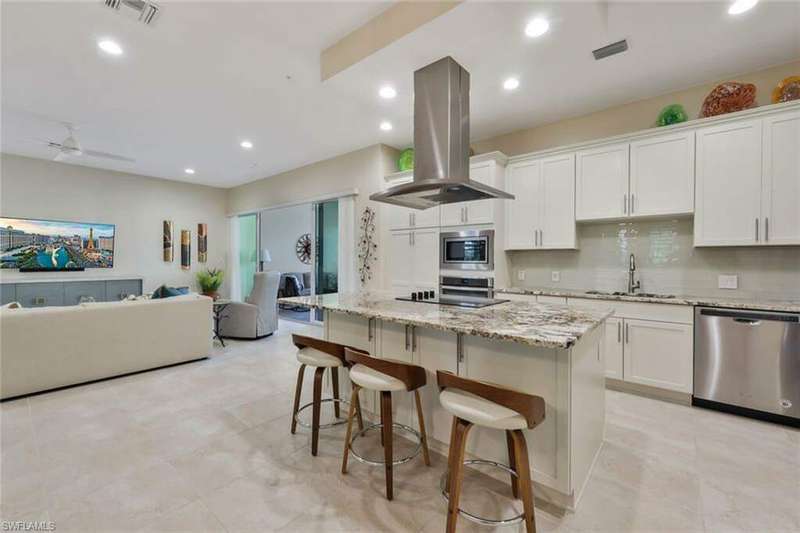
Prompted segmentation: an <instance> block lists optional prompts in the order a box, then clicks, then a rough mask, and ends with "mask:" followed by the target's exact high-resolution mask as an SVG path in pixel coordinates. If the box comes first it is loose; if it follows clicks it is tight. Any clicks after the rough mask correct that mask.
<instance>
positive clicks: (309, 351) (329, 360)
mask: <svg viewBox="0 0 800 533" xmlns="http://www.w3.org/2000/svg"><path fill="white" fill-rule="evenodd" d="M297 361H298V362H299V363H300V364H302V365H307V366H313V367H317V368H320V367H321V368H333V367H339V366H343V365H344V363H343V362H342V360H341V359H339V358H338V357H336V356H334V355H331V354H328V353H325V352H323V351H321V350H317V349H316V348H312V347H311V346H306V347H305V348H300V349H299V350H297Z"/></svg>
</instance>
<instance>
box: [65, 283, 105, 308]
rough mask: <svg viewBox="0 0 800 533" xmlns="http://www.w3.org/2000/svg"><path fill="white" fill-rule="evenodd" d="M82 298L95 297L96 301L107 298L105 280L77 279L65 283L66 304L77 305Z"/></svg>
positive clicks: (102, 300)
mask: <svg viewBox="0 0 800 533" xmlns="http://www.w3.org/2000/svg"><path fill="white" fill-rule="evenodd" d="M81 298H94V300H95V301H96V302H104V301H105V300H106V282H105V281H76V282H74V283H65V284H64V305H77V304H79V303H81Z"/></svg>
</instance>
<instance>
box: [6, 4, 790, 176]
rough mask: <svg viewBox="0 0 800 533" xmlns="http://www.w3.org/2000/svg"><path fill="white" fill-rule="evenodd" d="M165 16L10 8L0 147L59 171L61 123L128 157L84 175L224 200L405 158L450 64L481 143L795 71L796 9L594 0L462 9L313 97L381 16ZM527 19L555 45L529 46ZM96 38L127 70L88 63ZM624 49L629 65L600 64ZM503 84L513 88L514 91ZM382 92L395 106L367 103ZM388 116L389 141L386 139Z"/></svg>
mask: <svg viewBox="0 0 800 533" xmlns="http://www.w3.org/2000/svg"><path fill="white" fill-rule="evenodd" d="M161 5H162V6H163V11H162V15H161V18H160V19H159V20H158V21H157V23H156V24H155V25H154V26H153V27H146V26H143V25H141V24H139V23H136V22H135V21H132V20H130V19H128V18H126V17H124V16H122V15H121V14H119V13H115V12H113V11H112V10H110V9H108V8H106V7H105V6H103V4H102V2H101V1H99V0H96V1H93V2H57V3H38V2H9V1H4V2H2V28H1V29H2V43H1V44H2V117H1V119H2V123H1V124H0V126H1V127H2V150H3V151H4V152H8V153H15V154H21V155H27V156H31V157H40V158H52V157H53V156H54V155H55V154H54V153H53V150H52V149H47V148H43V147H41V146H39V145H37V144H35V143H32V142H29V141H28V140H29V139H31V138H47V139H52V140H56V141H60V140H62V139H63V138H64V137H65V132H64V129H63V127H62V126H60V125H59V124H58V121H70V122H74V123H76V124H77V125H78V128H79V129H78V132H77V136H78V138H79V139H80V141H81V143H82V144H83V145H84V147H85V148H91V149H95V150H101V151H106V152H113V153H118V154H121V155H126V156H130V157H134V158H135V159H136V162H135V163H118V162H111V161H105V160H92V159H81V160H80V164H86V165H91V166H97V167H100V168H108V169H113V170H123V171H128V172H135V173H139V174H145V175H150V176H156V177H162V178H168V179H178V180H184V181H191V182H194V183H204V184H209V185H216V186H221V187H231V186H234V185H238V184H241V183H244V182H247V181H251V180H254V179H258V178H262V177H265V176H270V175H273V174H275V173H278V172H281V171H284V170H287V169H291V168H295V167H298V166H301V165H304V164H308V163H311V162H314V161H318V160H321V159H325V158H327V157H332V156H335V155H338V154H341V153H344V152H347V151H350V150H354V149H357V148H360V147H364V146H368V145H371V144H374V143H377V142H384V143H387V144H391V145H393V146H397V147H402V146H406V145H409V144H410V143H411V136H412V132H411V123H412V103H411V94H410V92H411V87H412V74H413V71H414V70H415V69H417V68H419V67H421V66H424V65H425V64H427V63H429V62H431V61H434V60H436V59H439V58H441V57H443V56H445V55H452V56H453V57H454V58H455V59H456V60H457V61H459V62H460V63H461V64H462V65H463V66H464V67H465V68H467V70H469V71H470V74H471V82H472V91H471V109H472V117H471V121H472V122H471V123H472V138H473V139H481V138H486V137H489V136H493V135H496V134H499V133H505V132H508V131H513V130H516V129H520V128H524V127H530V126H534V125H537V124H544V123H548V122H552V121H555V120H560V119H563V118H566V117H570V116H576V115H580V114H584V113H588V112H591V111H595V110H599V109H603V108H606V107H610V106H613V105H618V104H621V103H624V102H629V101H633V100H638V99H641V98H646V97H649V96H654V95H657V94H662V93H666V92H670V91H673V90H677V89H682V88H686V87H689V86H692V85H696V84H698V83H703V82H706V81H710V80H714V79H718V78H723V77H726V76H732V75H735V74H737V73H742V72H748V71H752V70H756V69H758V68H762V67H766V66H770V65H775V64H780V63H784V62H788V61H791V60H795V59H798V58H800V30H798V28H800V2H780V3H779V2H766V1H764V0H762V2H761V3H760V4H759V5H758V6H756V8H755V9H753V10H752V11H751V12H748V13H746V14H744V15H741V16H739V17H731V16H729V15H728V14H727V5H728V4H727V3H725V2H722V3H720V2H703V3H697V2H695V3H691V2H684V3H675V2H663V3H662V2H642V3H630V2H625V3H611V4H610V5H608V9H607V17H606V15H605V14H604V12H603V10H602V9H601V8H599V7H598V4H594V3H576V2H562V3H498V2H491V3H489V2H469V3H465V4H462V5H460V6H459V7H457V8H455V9H453V10H452V11H450V12H448V13H447V14H445V15H443V16H441V17H439V18H437V19H436V20H434V21H432V22H430V23H428V24H427V25H425V26H423V27H422V28H419V29H418V30H417V31H415V32H413V33H411V34H409V35H407V36H405V37H403V38H402V39H400V40H399V41H397V42H395V43H393V44H392V45H390V46H389V47H387V48H385V49H383V50H381V51H379V52H377V53H376V54H374V55H372V56H370V57H369V58H367V59H365V60H364V61H362V62H361V63H359V64H357V65H355V66H353V67H351V68H349V69H347V70H345V71H344V72H342V73H340V74H338V75H336V76H334V77H333V78H332V79H330V80H328V81H326V82H320V81H319V53H320V51H321V50H323V49H324V48H326V47H328V46H330V45H331V44H333V43H334V42H336V41H337V40H338V39H339V38H341V37H342V36H344V35H346V34H347V33H349V32H350V31H352V30H353V29H355V28H357V27H358V26H360V25H361V24H363V23H364V22H366V21H367V20H369V19H370V18H372V17H373V16H375V15H376V14H378V13H380V12H381V11H382V10H383V9H385V8H386V7H387V4H385V3H384V4H379V3H366V2H325V3H316V4H311V3H302V2H285V3H275V2H257V3H239V2H161ZM537 15H539V16H546V17H547V18H548V19H549V20H550V22H551V29H550V32H549V33H547V34H546V35H545V36H544V37H542V38H539V39H528V38H526V37H525V36H524V34H523V31H522V30H523V28H524V25H525V22H526V21H527V20H528V19H530V18H532V17H533V16H537ZM106 36H108V37H112V38H114V39H115V40H116V41H118V42H119V43H120V44H121V45H122V46H123V48H124V49H125V54H124V55H123V56H122V57H118V58H112V57H108V56H105V55H102V54H101V53H100V52H98V51H97V47H96V40H97V39H98V38H99V37H106ZM621 38H627V39H628V42H629V45H630V50H629V51H628V52H627V53H625V54H622V55H619V56H615V57H612V58H608V59H605V60H602V61H594V60H593V59H592V56H591V53H590V52H591V50H592V49H594V48H597V47H599V46H602V45H604V44H608V43H609V42H612V41H616V40H619V39H621ZM510 75H515V76H518V77H519V79H520V82H521V85H520V88H519V89H518V90H516V91H514V92H511V93H509V92H506V91H504V90H503V89H502V87H501V84H502V80H503V79H505V78H506V77H508V76H510ZM287 76H290V78H287ZM383 83H391V84H393V85H394V86H395V87H397V89H398V92H399V94H398V97H397V98H396V99H394V100H392V101H380V100H379V99H378V98H377V90H378V88H379V87H380V86H381V85H382V84H383ZM384 119H388V120H390V121H392V123H393V124H394V126H395V128H394V130H392V131H391V132H388V133H385V132H381V131H379V130H378V124H379V122H380V121H381V120H384ZM244 138H247V139H251V140H252V141H253V142H254V143H255V148H254V149H253V150H251V151H243V150H242V149H241V148H240V147H239V141H240V140H241V139H244ZM185 167H192V168H195V169H196V171H197V172H196V174H195V175H193V176H188V175H185V174H184V173H183V169H184V168H185ZM332 178H335V177H332Z"/></svg>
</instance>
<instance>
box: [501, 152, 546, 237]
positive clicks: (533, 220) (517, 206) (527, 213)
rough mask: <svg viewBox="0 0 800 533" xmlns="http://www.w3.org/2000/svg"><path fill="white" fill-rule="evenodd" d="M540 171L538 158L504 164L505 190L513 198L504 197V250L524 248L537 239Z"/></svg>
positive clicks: (540, 166)
mask: <svg viewBox="0 0 800 533" xmlns="http://www.w3.org/2000/svg"><path fill="white" fill-rule="evenodd" d="M541 171H542V164H541V162H540V161H539V160H531V161H521V162H519V163H514V164H512V165H509V166H508V170H507V171H506V190H507V191H508V192H509V193H511V194H513V195H514V199H513V200H506V202H507V204H506V245H505V248H506V250H528V249H532V248H535V247H536V245H537V244H538V242H539V241H538V239H539V237H538V232H537V231H538V222H539V206H540V200H541V199H540V198H539V186H540V183H541Z"/></svg>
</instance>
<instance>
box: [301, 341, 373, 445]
mask: <svg viewBox="0 0 800 533" xmlns="http://www.w3.org/2000/svg"><path fill="white" fill-rule="evenodd" d="M292 342H294V345H295V346H297V348H298V350H297V361H298V362H299V363H300V369H299V370H298V371H297V387H296V388H295V392H294V409H293V411H292V429H291V432H292V434H294V433H295V431H296V430H297V426H298V424H299V425H301V426H303V427H306V428H311V455H317V448H318V445H319V430H320V429H326V428H329V427H332V426H337V425H339V424H344V423H345V420H343V419H340V413H339V404H345V405H347V404H348V402H346V401H344V400H342V399H340V398H339V368H341V367H345V368H346V367H348V366H349V365H348V364H347V361H345V358H344V351H345V349H346V348H347V347H346V346H344V345H342V344H336V343H333V342H328V341H324V340H321V339H315V338H313V337H305V336H303V335H292ZM307 366H310V367H312V368H314V369H315V370H314V394H313V397H312V400H311V402H309V403H307V404H305V405H303V406H300V394H301V393H302V391H303V374H304V372H305V369H306V367H307ZM325 370H330V374H331V383H332V385H333V397H332V398H323V397H322V376H323V374H324V373H325ZM355 401H356V403H355V405H354V406H353V408H354V409H355V410H356V412H357V414H358V427H359V428H363V427H364V423H363V421H362V418H361V406H360V405H358V397H356V399H355ZM323 403H333V413H334V417H335V418H336V420H335V421H334V422H331V423H329V424H322V425H321V424H320V422H319V419H320V410H321V406H322V404H323ZM309 407H311V408H312V411H311V423H310V424H308V423H306V422H302V421H300V420H299V418H298V417H299V415H300V412H302V411H303V410H304V409H307V408H309Z"/></svg>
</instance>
